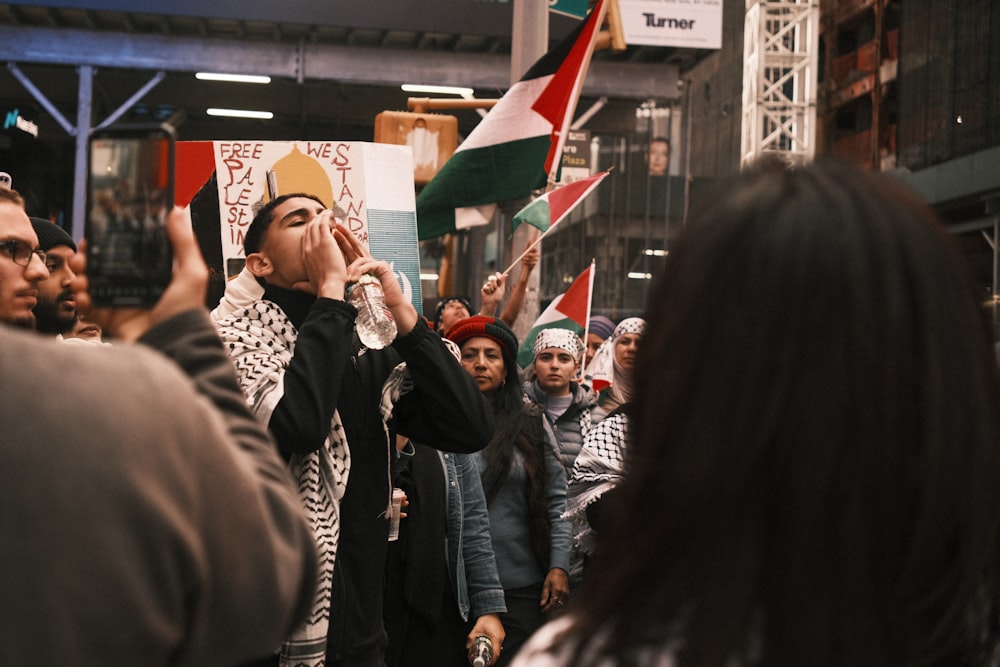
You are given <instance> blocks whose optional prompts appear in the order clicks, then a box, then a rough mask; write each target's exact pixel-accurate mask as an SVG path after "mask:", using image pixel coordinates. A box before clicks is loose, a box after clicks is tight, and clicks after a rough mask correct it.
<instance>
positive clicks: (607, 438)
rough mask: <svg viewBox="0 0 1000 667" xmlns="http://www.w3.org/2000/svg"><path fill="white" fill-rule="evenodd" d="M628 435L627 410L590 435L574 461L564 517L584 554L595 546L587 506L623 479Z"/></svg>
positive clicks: (602, 423)
mask: <svg viewBox="0 0 1000 667" xmlns="http://www.w3.org/2000/svg"><path fill="white" fill-rule="evenodd" d="M627 434H628V418H627V417H626V416H625V414H624V413H621V412H619V413H615V414H613V415H611V416H609V417H607V418H606V419H604V420H603V421H601V423H599V424H598V425H597V426H595V427H594V428H593V429H591V431H590V432H589V433H588V434H587V437H586V438H585V439H584V441H583V448H582V449H581V450H580V454H579V455H578V456H577V457H576V462H575V463H574V464H573V476H572V478H571V479H570V481H569V485H568V486H567V489H566V494H567V498H566V513H565V514H564V515H563V518H564V519H566V520H567V521H569V522H571V523H572V524H573V534H574V535H575V538H574V539H575V541H576V545H577V547H578V548H579V549H580V550H581V551H583V552H584V553H585V554H588V555H590V554H593V552H594V547H595V546H596V536H595V534H594V530H593V529H592V528H591V526H590V522H588V521H587V506H588V505H590V504H591V503H593V502H594V501H596V500H597V499H599V498H600V497H601V496H603V495H604V494H605V493H607V492H608V491H610V490H611V489H613V488H615V487H616V486H618V484H619V482H621V479H622V475H623V473H624V471H625V465H624V462H625V458H624V457H625V448H626V445H625V439H626V436H627Z"/></svg>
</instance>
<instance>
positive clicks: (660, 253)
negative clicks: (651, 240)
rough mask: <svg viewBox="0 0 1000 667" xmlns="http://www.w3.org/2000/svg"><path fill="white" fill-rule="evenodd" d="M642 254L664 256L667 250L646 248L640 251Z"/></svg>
mask: <svg viewBox="0 0 1000 667" xmlns="http://www.w3.org/2000/svg"><path fill="white" fill-rule="evenodd" d="M642 254H643V255H645V256H646V257H666V256H667V251H666V250H657V249H655V248H646V249H645V250H643V251H642Z"/></svg>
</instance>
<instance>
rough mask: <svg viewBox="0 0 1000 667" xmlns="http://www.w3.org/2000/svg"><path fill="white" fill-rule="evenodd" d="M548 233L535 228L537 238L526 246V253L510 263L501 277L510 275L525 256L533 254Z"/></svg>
mask: <svg viewBox="0 0 1000 667" xmlns="http://www.w3.org/2000/svg"><path fill="white" fill-rule="evenodd" d="M549 229H552V228H551V227H549ZM548 233H549V231H548V229H547V230H545V231H544V232H540V231H539V230H538V229H537V228H535V238H534V239H533V240H532V241H530V242H529V243H528V245H527V246H525V248H524V252H522V253H521V254H520V255H518V256H517V258H516V259H515V260H514V261H513V262H511V263H510V266H508V267H507V268H506V269H504V270H503V272H502V273H501V274H500V275H502V276H506V275H509V274H510V271H511V269H513V268H514V267H515V266H517V263H518V262H520V261H521V260H522V259H524V256H525V255H527V254H528V253H529V252H531V251H532V250H534V248H535V246H537V245H538V244H539V243H541V242H542V237H543V236H545V235H546V234H548Z"/></svg>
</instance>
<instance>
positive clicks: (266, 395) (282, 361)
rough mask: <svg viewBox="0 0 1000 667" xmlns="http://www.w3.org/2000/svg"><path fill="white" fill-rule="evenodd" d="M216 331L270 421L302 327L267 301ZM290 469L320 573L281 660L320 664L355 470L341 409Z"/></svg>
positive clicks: (250, 398)
mask: <svg viewBox="0 0 1000 667" xmlns="http://www.w3.org/2000/svg"><path fill="white" fill-rule="evenodd" d="M218 331H219V335H220V337H221V338H222V340H223V343H224V344H225V345H226V347H227V349H228V350H229V355H230V357H231V358H232V360H233V363H234V364H235V365H236V371H237V377H238V378H239V381H240V385H241V387H242V388H243V393H244V394H245V395H246V397H247V403H248V404H249V405H250V409H251V410H252V411H253V412H254V414H255V415H256V416H257V417H258V418H259V419H260V420H261V421H262V422H263V423H265V424H266V423H268V422H269V421H270V419H271V414H272V413H273V412H274V408H275V406H277V404H278V402H279V401H280V400H281V397H282V395H283V394H284V374H285V370H286V369H287V368H288V363H289V362H290V361H291V359H292V354H293V352H294V350H295V339H296V337H297V335H298V332H297V331H296V329H295V327H294V325H292V323H291V322H289V321H288V318H287V317H286V315H285V313H284V311H282V310H281V308H280V307H278V306H277V305H276V304H274V303H272V302H270V301H264V300H261V301H254V302H253V303H251V304H249V305H248V306H245V307H243V308H238V309H237V310H235V311H234V312H233V313H232V314H231V315H229V316H227V317H225V318H223V319H222V320H220V321H219V323H218ZM290 469H291V472H292V474H293V475H294V476H295V479H296V481H297V482H298V491H299V498H300V499H301V501H302V505H303V507H304V508H305V510H306V515H307V516H308V519H309V523H310V526H311V527H312V529H313V535H314V536H315V537H316V548H317V551H318V553H319V578H318V585H317V590H316V594H315V597H314V598H313V606H312V611H311V612H310V614H309V617H308V618H307V619H306V621H305V622H304V623H303V624H302V625H301V626H300V627H299V628H298V629H296V630H295V631H294V632H293V633H292V635H291V636H290V637H288V639H286V640H285V642H283V643H282V645H281V665H282V667H289V666H291V665H307V666H317V667H321V666H322V665H323V663H324V660H325V658H326V642H327V632H328V630H329V623H330V596H331V590H332V585H333V567H334V563H335V562H336V558H337V545H338V543H339V542H340V500H341V499H342V498H343V497H344V491H345V490H346V488H347V479H348V476H349V473H350V470H351V453H350V448H349V447H348V445H347V437H346V435H345V433H344V427H343V425H342V424H341V421H340V414H339V413H338V412H336V411H335V412H334V413H333V420H332V422H331V424H330V435H329V437H327V439H326V441H325V442H324V443H323V447H322V448H320V449H319V450H317V451H315V452H311V453H309V454H305V455H295V456H293V457H292V460H291V462H290Z"/></svg>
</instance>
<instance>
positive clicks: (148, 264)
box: [84, 124, 176, 308]
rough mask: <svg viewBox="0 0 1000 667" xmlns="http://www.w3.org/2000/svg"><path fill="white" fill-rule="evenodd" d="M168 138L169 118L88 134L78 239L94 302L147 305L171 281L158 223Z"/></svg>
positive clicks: (169, 171)
mask: <svg viewBox="0 0 1000 667" xmlns="http://www.w3.org/2000/svg"><path fill="white" fill-rule="evenodd" d="M175 143H176V142H175V133H174V131H173V128H172V127H171V126H170V125H168V124H162V125H119V126H113V127H109V128H106V129H101V130H95V131H94V132H93V134H91V136H90V141H89V144H90V145H89V151H88V169H87V204H86V205H87V217H86V223H85V225H84V237H85V238H86V240H87V279H88V282H89V288H90V296H91V300H92V301H93V303H94V305H95V306H101V307H110V308H126V307H138V308H148V307H151V306H152V305H153V304H155V303H156V301H157V300H158V299H159V298H160V295H161V294H163V290H164V289H166V286H167V285H168V284H169V283H170V277H171V272H172V264H173V255H172V253H171V251H170V242H169V240H168V239H167V234H166V228H165V223H166V218H167V214H168V213H169V212H170V209H171V208H172V207H173V204H174V145H175Z"/></svg>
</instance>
